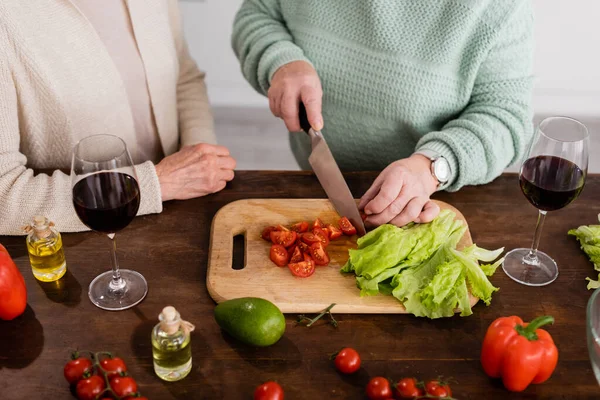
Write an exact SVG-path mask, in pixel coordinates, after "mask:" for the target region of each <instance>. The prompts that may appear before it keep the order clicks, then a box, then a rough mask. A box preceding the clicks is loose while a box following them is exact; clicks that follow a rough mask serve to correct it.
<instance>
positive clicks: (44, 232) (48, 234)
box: [25, 216, 67, 282]
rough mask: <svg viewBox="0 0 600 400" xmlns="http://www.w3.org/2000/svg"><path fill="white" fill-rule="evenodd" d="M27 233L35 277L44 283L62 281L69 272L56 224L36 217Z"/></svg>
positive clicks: (27, 227) (30, 259)
mask: <svg viewBox="0 0 600 400" xmlns="http://www.w3.org/2000/svg"><path fill="white" fill-rule="evenodd" d="M25 231H26V232H27V239H26V241H27V252H28V253H29V261H30V262H31V271H32V272H33V276H35V278H36V279H37V280H40V281H42V282H54V281H56V280H58V279H60V278H61V277H62V276H63V275H64V274H65V272H67V263H66V261H65V253H64V250H63V243H62V238H61V236H60V233H59V232H58V231H57V230H56V229H55V228H54V224H53V223H52V222H50V221H48V218H46V217H42V216H36V217H34V218H33V223H32V224H31V225H28V226H26V227H25Z"/></svg>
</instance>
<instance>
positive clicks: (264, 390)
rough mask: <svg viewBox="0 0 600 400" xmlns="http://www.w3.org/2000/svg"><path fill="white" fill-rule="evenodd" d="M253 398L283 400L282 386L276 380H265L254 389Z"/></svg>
mask: <svg viewBox="0 0 600 400" xmlns="http://www.w3.org/2000/svg"><path fill="white" fill-rule="evenodd" d="M254 400H283V388H282V387H281V386H280V385H279V384H278V383H276V382H273V381H269V382H265V383H263V384H262V385H260V386H259V387H257V388H256V390H254Z"/></svg>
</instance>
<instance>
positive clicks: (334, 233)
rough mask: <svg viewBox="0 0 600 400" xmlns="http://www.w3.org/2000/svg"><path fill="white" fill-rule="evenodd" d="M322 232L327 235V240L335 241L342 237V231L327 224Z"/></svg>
mask: <svg viewBox="0 0 600 400" xmlns="http://www.w3.org/2000/svg"><path fill="white" fill-rule="evenodd" d="M324 230H325V231H327V232H328V233H329V240H335V239H337V238H339V237H340V236H342V230H341V229H340V228H338V227H337V226H333V225H330V224H328V225H327V227H326V228H325V229H324Z"/></svg>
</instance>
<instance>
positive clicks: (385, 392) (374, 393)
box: [367, 376, 393, 400]
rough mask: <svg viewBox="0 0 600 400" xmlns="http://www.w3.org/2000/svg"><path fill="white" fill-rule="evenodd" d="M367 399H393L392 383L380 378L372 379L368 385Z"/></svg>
mask: <svg viewBox="0 0 600 400" xmlns="http://www.w3.org/2000/svg"><path fill="white" fill-rule="evenodd" d="M367 397H368V398H369V400H386V399H389V398H391V397H393V396H392V388H391V387H390V382H389V381H388V380H387V379H385V378H382V377H380V376H378V377H376V378H373V379H371V380H370V381H369V383H368V384H367Z"/></svg>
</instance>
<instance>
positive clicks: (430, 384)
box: [425, 379, 452, 397]
mask: <svg viewBox="0 0 600 400" xmlns="http://www.w3.org/2000/svg"><path fill="white" fill-rule="evenodd" d="M425 392H426V393H427V394H430V395H432V396H437V397H450V396H452V390H450V386H449V385H448V384H447V383H446V382H440V381H439V380H437V379H432V380H430V381H427V383H425Z"/></svg>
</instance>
